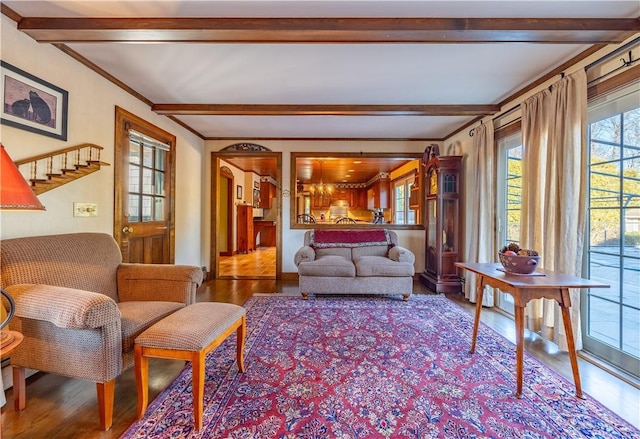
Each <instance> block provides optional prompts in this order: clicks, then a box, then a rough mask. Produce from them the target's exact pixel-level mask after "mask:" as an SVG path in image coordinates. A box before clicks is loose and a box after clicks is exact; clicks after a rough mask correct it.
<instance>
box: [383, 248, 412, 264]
mask: <svg viewBox="0 0 640 439" xmlns="http://www.w3.org/2000/svg"><path fill="white" fill-rule="evenodd" d="M389 259H391V260H394V261H396V262H408V263H410V264H413V263H414V262H415V261H416V255H414V254H413V252H412V251H411V250H409V249H407V248H404V247H400V246H398V245H396V246H395V247H391V249H389Z"/></svg>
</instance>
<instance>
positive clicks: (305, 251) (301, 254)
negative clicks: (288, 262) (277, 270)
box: [293, 245, 316, 267]
mask: <svg viewBox="0 0 640 439" xmlns="http://www.w3.org/2000/svg"><path fill="white" fill-rule="evenodd" d="M315 259H316V251H315V250H314V249H313V248H312V247H309V246H308V245H305V246H304V247H301V248H300V249H298V251H297V252H296V254H295V256H294V257H293V262H294V263H295V264H296V267H297V266H298V265H300V262H311V261H313V260H315Z"/></svg>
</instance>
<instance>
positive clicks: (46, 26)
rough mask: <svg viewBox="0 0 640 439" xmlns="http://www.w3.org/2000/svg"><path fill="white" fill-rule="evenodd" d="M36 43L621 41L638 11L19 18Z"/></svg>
mask: <svg viewBox="0 0 640 439" xmlns="http://www.w3.org/2000/svg"><path fill="white" fill-rule="evenodd" d="M18 29H19V30H21V31H23V32H25V33H26V34H28V35H30V36H31V37H32V38H34V39H35V40H37V41H39V42H42V43H80V42H109V41H110V42H209V43H214V42H217V43H360V44H362V43H478V42H483V43H508V42H530V43H565V44H567V43H573V44H596V43H620V42H622V41H623V40H624V39H626V38H628V37H629V36H631V35H633V34H634V33H636V32H638V31H639V30H640V18H579V19H578V18H178V17H176V18H60V17H23V18H22V19H21V20H20V21H19V22H18Z"/></svg>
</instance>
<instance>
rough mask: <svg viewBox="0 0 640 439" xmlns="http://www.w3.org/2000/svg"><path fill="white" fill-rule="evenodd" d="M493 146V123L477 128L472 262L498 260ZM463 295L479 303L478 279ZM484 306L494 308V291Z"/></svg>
mask: <svg viewBox="0 0 640 439" xmlns="http://www.w3.org/2000/svg"><path fill="white" fill-rule="evenodd" d="M494 150H495V148H494V144H493V122H492V121H489V122H487V123H483V124H482V125H480V126H478V127H477V128H476V129H475V130H474V133H473V161H472V162H471V163H470V166H469V169H472V170H473V176H474V177H473V178H474V180H473V192H472V193H471V194H470V195H471V212H472V215H471V218H472V220H471V233H470V234H469V235H468V236H469V252H468V254H467V261H469V262H493V261H494V260H495V258H496V252H495V245H494V242H495V240H494V238H493V233H494V223H495V193H496V188H495V182H496V178H495V160H494V154H495V153H494ZM464 284H465V288H464V295H465V297H466V298H467V299H469V301H471V302H474V303H475V302H476V275H475V274H472V273H470V274H468V275H467V276H466V279H465V283H464ZM482 304H483V305H485V306H493V305H494V296H493V288H489V287H486V288H485V291H484V293H483V297H482Z"/></svg>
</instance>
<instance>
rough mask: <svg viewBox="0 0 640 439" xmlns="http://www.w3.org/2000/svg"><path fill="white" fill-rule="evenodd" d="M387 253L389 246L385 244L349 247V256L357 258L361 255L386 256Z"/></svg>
mask: <svg viewBox="0 0 640 439" xmlns="http://www.w3.org/2000/svg"><path fill="white" fill-rule="evenodd" d="M388 253H389V247H388V246H386V245H376V246H371V247H354V248H352V249H351V257H352V258H353V259H358V258H361V257H363V256H382V257H385V258H386V257H387V256H388Z"/></svg>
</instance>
